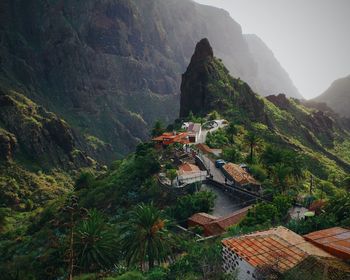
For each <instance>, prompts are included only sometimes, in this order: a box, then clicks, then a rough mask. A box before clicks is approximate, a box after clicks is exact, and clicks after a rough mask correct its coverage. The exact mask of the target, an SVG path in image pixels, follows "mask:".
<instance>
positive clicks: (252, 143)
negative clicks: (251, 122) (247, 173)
mask: <svg viewBox="0 0 350 280" xmlns="http://www.w3.org/2000/svg"><path fill="white" fill-rule="evenodd" d="M245 140H246V142H247V143H248V145H249V147H250V162H253V156H254V148H255V147H256V146H258V145H259V143H260V142H261V138H260V137H259V136H258V135H257V134H255V133H254V132H251V131H250V132H248V134H247V135H246V136H245Z"/></svg>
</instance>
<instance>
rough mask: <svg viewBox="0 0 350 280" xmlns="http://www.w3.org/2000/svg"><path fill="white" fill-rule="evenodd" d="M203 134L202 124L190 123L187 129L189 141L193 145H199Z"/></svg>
mask: <svg viewBox="0 0 350 280" xmlns="http://www.w3.org/2000/svg"><path fill="white" fill-rule="evenodd" d="M201 132H202V125H201V124H200V123H189V125H188V127H187V133H188V140H189V141H190V142H191V143H197V142H198V141H199V137H200V135H201Z"/></svg>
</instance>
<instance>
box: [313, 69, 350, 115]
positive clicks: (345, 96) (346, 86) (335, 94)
mask: <svg viewBox="0 0 350 280" xmlns="http://www.w3.org/2000/svg"><path fill="white" fill-rule="evenodd" d="M311 101H316V102H324V103H326V104H327V105H328V106H329V107H330V108H332V109H333V110H334V112H336V113H338V114H339V115H340V116H342V117H347V118H350V110H349V108H350V75H348V76H345V77H343V78H340V79H337V80H335V81H334V82H333V83H332V84H331V85H330V87H329V88H328V89H327V90H326V91H325V92H324V93H322V94H321V95H319V96H317V97H316V98H314V99H312V100H311Z"/></svg>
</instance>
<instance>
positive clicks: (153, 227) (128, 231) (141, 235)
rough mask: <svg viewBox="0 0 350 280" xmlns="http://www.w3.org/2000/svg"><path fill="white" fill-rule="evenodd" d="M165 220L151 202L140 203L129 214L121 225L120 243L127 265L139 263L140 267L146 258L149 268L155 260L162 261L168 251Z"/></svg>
mask: <svg viewBox="0 0 350 280" xmlns="http://www.w3.org/2000/svg"><path fill="white" fill-rule="evenodd" d="M165 223H166V221H165V220H163V219H162V218H161V212H160V211H159V210H158V209H157V208H155V207H154V206H153V204H149V205H146V204H140V205H138V206H137V207H136V208H135V209H134V210H133V211H132V212H131V214H130V218H129V220H128V222H127V223H126V224H125V225H123V227H122V230H121V232H122V237H121V243H122V248H123V251H124V252H125V254H126V260H127V262H128V265H130V264H132V263H139V264H140V266H141V269H142V268H143V267H144V263H145V261H146V260H148V266H149V268H150V269H152V268H153V267H154V264H155V262H162V261H164V260H165V259H166V257H167V256H168V255H169V252H170V238H169V233H168V231H167V230H166V228H165Z"/></svg>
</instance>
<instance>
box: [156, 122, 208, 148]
mask: <svg viewBox="0 0 350 280" xmlns="http://www.w3.org/2000/svg"><path fill="white" fill-rule="evenodd" d="M182 129H183V130H185V131H182V132H177V131H173V132H164V133H163V134H162V135H159V136H157V137H155V138H153V139H152V141H153V142H155V143H157V144H158V145H159V146H163V147H164V146H169V145H171V144H174V143H179V144H182V145H186V144H195V143H197V142H198V141H199V139H200V136H201V132H202V125H201V124H200V123H192V122H189V123H184V125H183V127H182Z"/></svg>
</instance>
